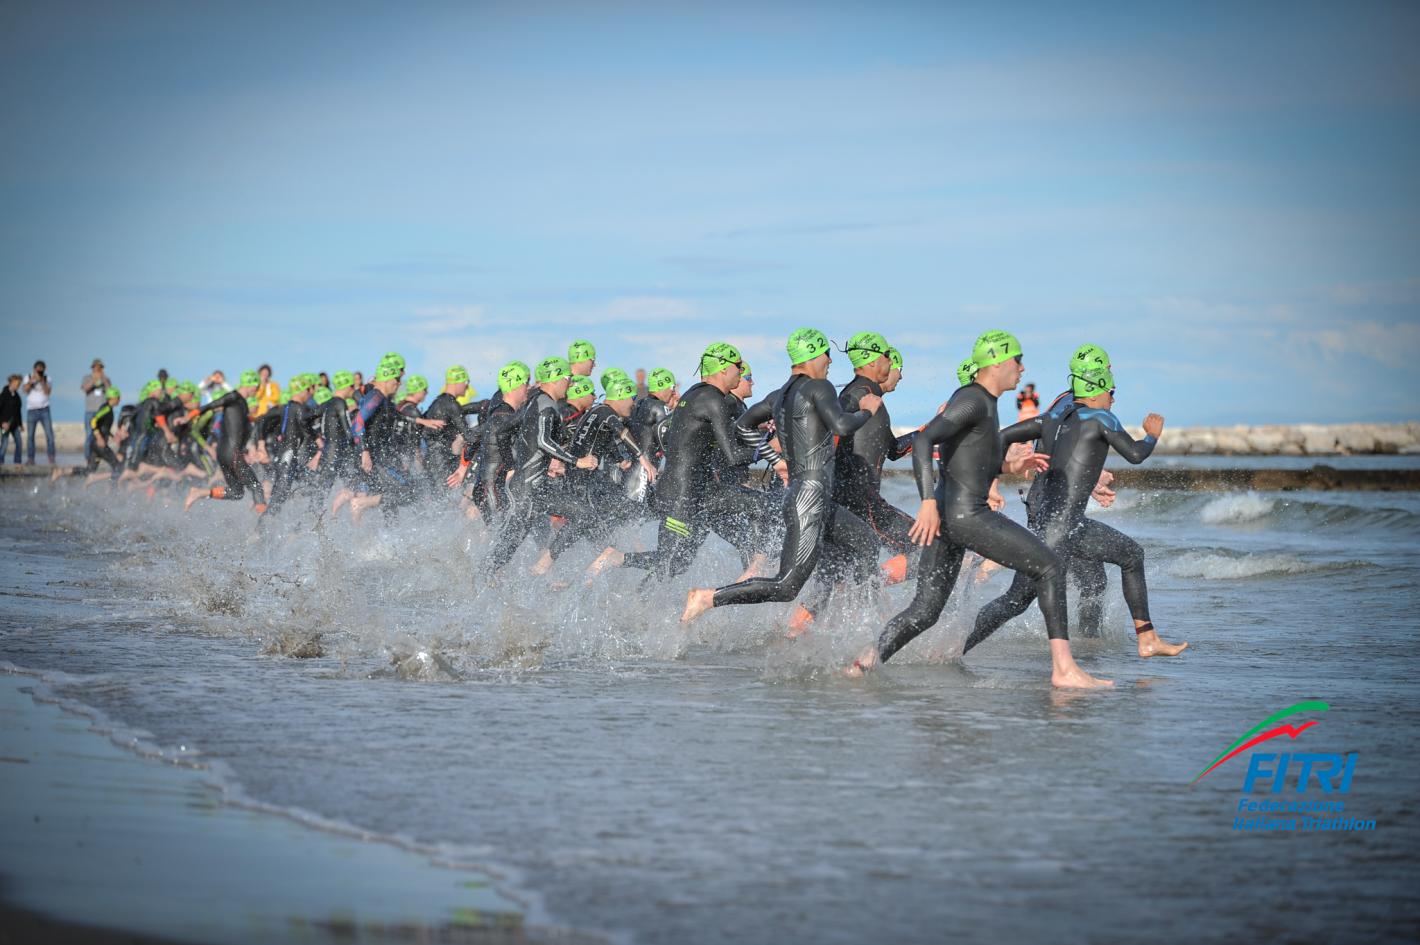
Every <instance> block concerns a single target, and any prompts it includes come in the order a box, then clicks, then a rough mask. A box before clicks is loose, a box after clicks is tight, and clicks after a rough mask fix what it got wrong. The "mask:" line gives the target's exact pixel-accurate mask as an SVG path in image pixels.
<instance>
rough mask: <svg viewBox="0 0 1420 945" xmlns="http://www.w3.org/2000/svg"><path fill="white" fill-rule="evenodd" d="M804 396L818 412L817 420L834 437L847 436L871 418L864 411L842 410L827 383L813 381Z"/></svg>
mask: <svg viewBox="0 0 1420 945" xmlns="http://www.w3.org/2000/svg"><path fill="white" fill-rule="evenodd" d="M804 394H805V396H807V397H808V398H809V403H811V404H813V408H814V410H816V411H817V412H818V415H819V419H820V420H822V421H823V422H824V426H826V427H828V430H829V432H830V433H832V434H833V435H834V436H848V435H849V434H850V433H852V432H853V431H854V430H856V429H858V428H859V427H861V426H862V425H863V424H865V423H867V422H868V418H869V417H871V416H872V414H871V413H869V412H868V411H866V410H855V411H853V412H852V413H849V412H848V411H846V410H844V409H843V405H842V404H840V403H839V402H838V397H837V396H836V395H835V394H834V392H833V385H832V384H830V383H829V382H828V381H817V380H816V381H814V382H813V383H812V384H810V385H809V389H808V390H806V391H805V392H804Z"/></svg>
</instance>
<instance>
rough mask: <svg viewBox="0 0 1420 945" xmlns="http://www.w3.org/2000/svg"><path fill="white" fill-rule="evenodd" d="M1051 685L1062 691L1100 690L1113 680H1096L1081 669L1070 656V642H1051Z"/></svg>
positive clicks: (1110, 684) (1109, 684)
mask: <svg viewBox="0 0 1420 945" xmlns="http://www.w3.org/2000/svg"><path fill="white" fill-rule="evenodd" d="M1050 667H1051V668H1050V684H1051V685H1053V686H1059V687H1060V688H1062V689H1099V688H1101V687H1103V686H1113V685H1114V682H1113V680H1109V679H1096V678H1095V677H1093V676H1091V675H1090V674H1089V673H1087V672H1085V671H1084V670H1083V669H1081V668H1080V665H1079V664H1078V663H1076V662H1075V657H1074V656H1072V655H1071V654H1070V641H1069V640H1051V641H1050Z"/></svg>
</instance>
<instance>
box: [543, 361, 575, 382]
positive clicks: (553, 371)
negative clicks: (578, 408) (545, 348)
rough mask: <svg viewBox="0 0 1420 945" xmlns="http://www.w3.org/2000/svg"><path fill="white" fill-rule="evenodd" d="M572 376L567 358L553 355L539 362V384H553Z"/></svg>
mask: <svg viewBox="0 0 1420 945" xmlns="http://www.w3.org/2000/svg"><path fill="white" fill-rule="evenodd" d="M571 376H572V368H571V366H570V365H568V364H567V359H566V358H559V357H558V356H557V355H555V354H553V355H549V356H548V357H545V358H543V359H542V360H541V361H539V362H537V382H538V383H539V384H551V383H552V382H553V381H560V380H562V378H564V377H571Z"/></svg>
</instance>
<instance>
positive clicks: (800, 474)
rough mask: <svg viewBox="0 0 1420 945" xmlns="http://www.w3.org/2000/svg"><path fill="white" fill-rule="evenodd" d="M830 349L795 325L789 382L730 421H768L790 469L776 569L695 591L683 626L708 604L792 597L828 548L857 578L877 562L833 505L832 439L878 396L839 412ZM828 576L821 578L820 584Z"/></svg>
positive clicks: (854, 522)
mask: <svg viewBox="0 0 1420 945" xmlns="http://www.w3.org/2000/svg"><path fill="white" fill-rule="evenodd" d="M883 347H884V348H885V347H886V344H884V346H883ZM829 349H830V346H829V342H828V336H826V335H825V334H824V333H823V332H821V331H819V330H818V329H816V328H800V329H798V330H797V331H795V332H794V333H793V334H791V335H790V336H789V340H788V341H787V342H786V344H785V350H786V351H787V352H788V354H789V363H790V364H791V365H792V367H791V368H790V374H789V380H788V381H787V382H785V384H784V386H783V387H781V388H779V390H777V391H775V392H774V393H773V394H771V395H770V396H769V397H766V398H765V399H764V400H761V401H760V402H759V403H757V404H755V405H754V406H753V407H751V408H750V409H749V410H748V411H746V412H745V414H744V415H743V416H742V417H740V418H739V420H737V421H735V426H736V427H737V428H738V429H739V430H740V432H741V433H742V434H745V433H752V432H754V431H756V430H757V429H758V427H759V426H760V425H761V424H764V423H765V422H767V421H769V420H771V419H772V420H773V421H774V428H775V433H776V437H777V439H778V441H779V444H780V449H781V450H782V451H783V454H784V461H785V462H786V464H787V465H788V471H789V487H788V488H787V489H786V490H785V491H784V496H783V502H782V513H783V518H784V548H783V551H782V552H781V554H780V556H779V572H778V573H777V574H776V575H774V576H773V577H751V578H746V579H744V580H741V581H736V582H735V583H733V584H727V585H724V586H723V587H719V588H711V587H700V588H695V589H694V590H692V591H691V592H690V593H689V594H688V595H687V596H686V602H685V610H684V611H683V612H682V614H681V621H682V622H684V623H689V622H691V621H692V620H694V619H695V618H696V617H698V616H700V615H701V614H703V613H704V612H705V611H707V610H709V609H710V608H712V607H729V606H734V605H739V604H758V603H768V602H771V601H777V602H780V603H787V602H789V601H791V600H793V599H794V598H795V597H797V596H799V591H800V590H802V589H803V586H804V584H805V583H806V582H807V581H808V579H809V577H810V576H811V575H812V574H813V573H814V571H815V569H816V568H817V567H818V562H819V558H820V557H821V556H822V554H823V552H824V550H825V547H826V546H827V547H828V548H829V549H830V551H831V553H832V555H833V558H834V565H835V568H834V570H838V569H840V568H844V567H847V566H848V565H849V564H852V565H853V566H854V568H855V569H856V570H857V571H858V575H857V576H858V578H859V579H860V580H862V579H865V578H866V577H867V572H868V571H869V570H870V569H871V567H873V566H875V565H876V563H877V555H876V547H877V546H876V543H875V541H874V539H873V536H872V532H871V531H870V530H869V529H868V527H867V526H866V525H865V524H863V522H862V520H861V519H859V518H858V517H857V516H855V515H853V514H852V513H850V512H848V511H846V510H844V509H841V508H839V507H838V506H837V505H836V504H835V503H834V501H833V471H834V470H833V442H834V438H835V437H843V436H848V435H850V434H852V433H854V432H855V431H857V430H858V429H859V428H860V427H862V426H863V424H865V423H867V422H868V419H869V418H870V417H871V416H872V415H873V414H874V413H876V412H877V411H878V409H879V408H880V407H881V406H882V398H881V397H878V396H877V395H876V394H871V393H865V394H863V395H862V396H861V397H860V399H859V409H858V410H856V411H854V412H852V413H847V412H845V411H844V410H843V407H842V406H841V405H840V404H839V403H838V396H837V392H836V391H834V389H833V385H832V384H831V383H829V381H828V367H829V364H831V363H832V356H831V355H830V353H829ZM826 577H827V575H826V574H821V575H820V577H819V580H820V581H822V580H824V579H825V578H826Z"/></svg>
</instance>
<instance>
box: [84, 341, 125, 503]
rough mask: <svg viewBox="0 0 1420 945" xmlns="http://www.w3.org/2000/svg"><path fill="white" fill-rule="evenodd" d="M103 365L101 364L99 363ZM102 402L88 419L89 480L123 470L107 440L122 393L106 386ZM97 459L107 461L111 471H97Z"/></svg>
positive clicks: (109, 436)
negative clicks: (90, 437)
mask: <svg viewBox="0 0 1420 945" xmlns="http://www.w3.org/2000/svg"><path fill="white" fill-rule="evenodd" d="M99 367H100V368H102V367H103V365H102V364H100V365H99ZM103 395H104V402H103V403H102V404H101V405H99V409H98V410H95V411H94V415H93V416H92V417H91V418H90V419H89V434H90V435H91V436H92V438H93V449H92V450H90V452H89V457H88V463H87V464H86V465H87V466H88V471H89V473H90V474H91V476H90V481H95V480H99V479H110V480H112V479H117V478H118V476H119V474H120V473H121V472H122V471H123V467H122V466H121V465H120V464H119V461H118V457H117V456H115V455H114V452H113V447H111V446H110V445H109V440H110V439H111V438H112V437H113V421H114V419H115V413H116V411H117V410H118V404H119V401H120V400H121V399H122V394H121V393H120V392H119V389H118V388H117V387H106V388H104V390H103ZM99 460H103V461H104V462H106V463H108V465H109V469H110V470H111V472H110V473H109V474H108V475H107V476H105V475H104V474H103V473H100V472H98V468H99Z"/></svg>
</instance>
